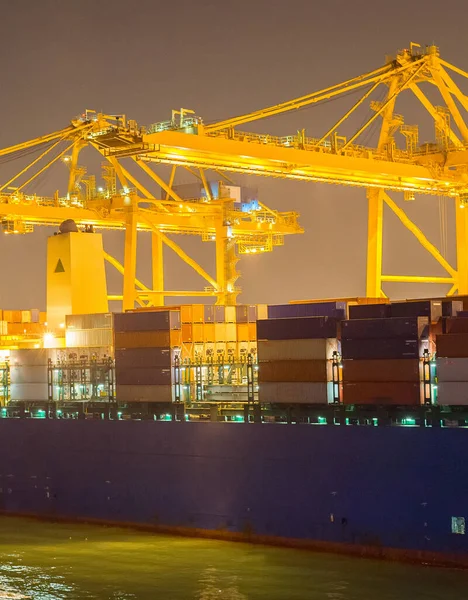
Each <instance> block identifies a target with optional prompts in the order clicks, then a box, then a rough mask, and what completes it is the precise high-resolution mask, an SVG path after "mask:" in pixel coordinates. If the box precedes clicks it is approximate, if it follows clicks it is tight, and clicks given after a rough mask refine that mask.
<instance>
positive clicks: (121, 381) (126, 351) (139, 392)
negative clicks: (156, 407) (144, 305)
mask: <svg viewBox="0 0 468 600" xmlns="http://www.w3.org/2000/svg"><path fill="white" fill-rule="evenodd" d="M180 327H181V323H180V312H179V311H177V310H165V311H157V312H140V313H138V312H129V313H120V314H115V315H114V346H115V380H116V398H117V400H118V401H119V402H164V403H170V402H172V401H173V398H174V394H173V385H172V384H173V366H172V365H173V362H174V355H175V352H176V348H180Z"/></svg>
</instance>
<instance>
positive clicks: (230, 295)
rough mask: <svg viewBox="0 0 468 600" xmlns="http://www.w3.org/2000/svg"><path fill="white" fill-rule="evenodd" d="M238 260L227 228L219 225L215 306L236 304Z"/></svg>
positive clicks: (217, 230) (217, 233)
mask: <svg viewBox="0 0 468 600" xmlns="http://www.w3.org/2000/svg"><path fill="white" fill-rule="evenodd" d="M237 261H238V258H237V255H236V244H235V241H234V240H233V239H231V238H230V237H229V235H228V228H227V227H226V226H225V225H223V224H222V223H220V224H219V225H218V227H216V282H217V287H218V294H217V300H216V304H227V305H232V304H236V298H237V295H238V294H239V290H238V289H237V288H236V287H235V284H236V281H237V279H238V278H239V272H238V271H237V270H236V264H237Z"/></svg>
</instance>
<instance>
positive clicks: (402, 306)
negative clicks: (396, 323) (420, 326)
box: [390, 300, 442, 323]
mask: <svg viewBox="0 0 468 600" xmlns="http://www.w3.org/2000/svg"><path fill="white" fill-rule="evenodd" d="M390 316H391V317H429V319H430V320H431V323H435V322H437V321H438V320H439V319H440V318H441V317H442V302H441V301H440V300H418V301H417V302H392V303H391V304H390Z"/></svg>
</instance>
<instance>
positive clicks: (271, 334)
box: [257, 317, 339, 340]
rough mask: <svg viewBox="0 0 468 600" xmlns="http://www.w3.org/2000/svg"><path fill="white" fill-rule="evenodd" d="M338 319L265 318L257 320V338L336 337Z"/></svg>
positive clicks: (301, 338)
mask: <svg viewBox="0 0 468 600" xmlns="http://www.w3.org/2000/svg"><path fill="white" fill-rule="evenodd" d="M338 327H339V320H337V319H333V318H329V317H304V318H298V319H294V318H288V319H265V320H260V321H257V339H258V340H304V339H323V338H336V337H337V336H338Z"/></svg>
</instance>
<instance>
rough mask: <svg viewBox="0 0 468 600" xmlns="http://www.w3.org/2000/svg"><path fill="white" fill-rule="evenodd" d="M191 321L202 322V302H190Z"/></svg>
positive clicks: (203, 314)
mask: <svg viewBox="0 0 468 600" xmlns="http://www.w3.org/2000/svg"><path fill="white" fill-rule="evenodd" d="M192 319H193V320H192V323H203V321H204V320H205V306H204V304H192Z"/></svg>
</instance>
